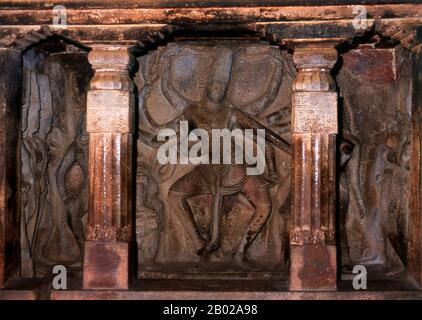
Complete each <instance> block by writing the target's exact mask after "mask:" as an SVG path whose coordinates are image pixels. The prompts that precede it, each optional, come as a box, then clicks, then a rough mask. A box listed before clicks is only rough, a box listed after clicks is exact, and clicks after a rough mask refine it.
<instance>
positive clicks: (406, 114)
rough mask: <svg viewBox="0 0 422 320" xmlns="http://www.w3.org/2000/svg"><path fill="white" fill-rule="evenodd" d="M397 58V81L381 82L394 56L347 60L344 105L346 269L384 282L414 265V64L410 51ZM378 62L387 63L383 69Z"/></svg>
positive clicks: (362, 55)
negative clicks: (409, 253) (409, 260)
mask: <svg viewBox="0 0 422 320" xmlns="http://www.w3.org/2000/svg"><path fill="white" fill-rule="evenodd" d="M386 50H392V49H385V50H384V51H386ZM368 51H369V52H368ZM394 53H395V54H396V56H395V57H396V59H397V60H393V61H394V63H395V61H398V65H397V75H396V76H395V77H392V78H385V77H384V76H379V77H378V76H376V75H377V72H378V73H384V72H385V69H386V68H388V63H389V61H382V59H383V57H384V56H385V55H386V54H389V53H388V52H387V53H384V52H383V51H382V50H380V51H378V52H377V53H376V54H375V53H371V51H370V50H366V53H365V50H360V51H358V52H350V53H348V54H346V55H345V56H344V57H343V58H344V65H343V68H342V69H341V71H340V74H339V77H338V81H339V86H340V88H342V89H341V91H342V96H343V99H344V104H343V107H344V110H343V133H342V138H343V139H342V141H341V143H340V154H341V159H340V168H341V171H340V173H341V174H340V216H341V221H342V222H341V226H340V228H341V232H340V233H341V235H342V253H343V254H342V258H343V261H342V266H343V269H345V270H347V269H350V268H352V267H353V266H354V265H356V264H363V265H366V266H367V267H368V268H369V272H372V273H373V276H376V277H379V278H390V277H398V276H400V273H401V272H402V271H404V270H405V266H406V259H405V257H406V252H405V247H406V245H405V244H406V242H407V219H408V214H409V208H408V190H409V185H408V182H409V160H410V121H411V114H410V110H411V109H410V107H409V105H410V100H409V97H411V92H410V91H409V90H410V88H411V75H410V67H409V66H410V65H411V64H410V58H409V56H408V54H407V53H405V52H404V51H396V52H394ZM357 58H359V63H360V64H361V68H362V67H365V66H367V67H368V71H367V73H368V74H367V75H366V74H365V73H364V74H362V73H357V72H358V71H356V70H360V69H357V68H356V62H357V61H358V60H356V59H357ZM374 59H377V60H381V61H382V63H383V64H384V65H383V66H382V68H383V69H382V70H381V69H377V63H375V62H374ZM390 63H391V62H390ZM386 65H387V67H385V66H386ZM387 70H388V69H387ZM370 74H372V77H374V76H375V80H374V79H371V78H370ZM358 83H359V85H358Z"/></svg>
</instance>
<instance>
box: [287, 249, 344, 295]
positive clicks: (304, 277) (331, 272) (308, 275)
mask: <svg viewBox="0 0 422 320" xmlns="http://www.w3.org/2000/svg"><path fill="white" fill-rule="evenodd" d="M290 253H291V256H290V257H291V258H290V259H291V266H290V278H289V290H291V291H335V290H336V289H337V261H336V255H337V253H336V247H335V246H327V245H325V244H323V243H318V244H305V245H291V246H290Z"/></svg>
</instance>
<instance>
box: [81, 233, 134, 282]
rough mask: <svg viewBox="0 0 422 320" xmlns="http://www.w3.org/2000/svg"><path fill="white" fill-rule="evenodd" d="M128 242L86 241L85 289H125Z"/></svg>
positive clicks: (127, 274) (127, 266) (127, 277)
mask: <svg viewBox="0 0 422 320" xmlns="http://www.w3.org/2000/svg"><path fill="white" fill-rule="evenodd" d="M128 287H129V243H127V242H110V241H86V242H85V259H84V273H83V289H85V290H105V289H107V290H127V289H128Z"/></svg>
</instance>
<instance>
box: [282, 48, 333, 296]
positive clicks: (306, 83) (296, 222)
mask: <svg viewBox="0 0 422 320" xmlns="http://www.w3.org/2000/svg"><path fill="white" fill-rule="evenodd" d="M293 59H294V63H295V65H296V67H297V69H298V74H297V77H296V79H295V81H294V83H293V94H292V140H293V183H292V186H293V208H292V210H293V212H292V216H293V223H292V229H291V230H290V248H291V266H290V281H289V284H290V290H299V291H302V290H335V289H336V246H335V221H334V216H335V135H336V134H337V93H336V91H335V82H334V79H333V78H332V76H331V74H330V70H331V69H332V68H333V66H334V64H335V63H336V61H337V51H336V50H335V49H334V48H333V47H330V46H315V45H312V46H306V47H298V48H296V49H295V51H294V56H293Z"/></svg>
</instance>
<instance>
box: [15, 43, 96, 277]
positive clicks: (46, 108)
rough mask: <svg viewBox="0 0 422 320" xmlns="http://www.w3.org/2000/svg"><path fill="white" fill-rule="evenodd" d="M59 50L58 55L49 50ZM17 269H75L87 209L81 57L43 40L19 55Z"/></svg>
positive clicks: (84, 66)
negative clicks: (19, 263) (19, 219)
mask: <svg viewBox="0 0 422 320" xmlns="http://www.w3.org/2000/svg"><path fill="white" fill-rule="evenodd" d="M53 47H54V48H55V50H57V48H58V47H59V48H60V49H61V51H60V52H57V51H53V52H52V51H50V49H51V48H53ZM23 58H24V66H23V67H24V90H23V94H24V97H23V106H22V141H21V162H22V163H21V172H22V176H21V212H22V232H21V246H22V274H23V275H24V276H33V275H35V276H40V275H43V274H44V273H45V272H47V271H50V270H49V267H50V266H51V265H55V264H64V265H68V266H80V263H81V259H82V256H83V242H84V234H85V231H84V230H85V227H84V225H85V222H84V217H85V214H86V212H87V205H88V195H87V164H86V162H87V143H88V137H87V134H86V132H85V113H86V110H85V108H86V107H85V104H86V90H87V86H88V83H89V79H90V76H92V71H91V70H90V66H89V64H88V63H87V59H86V54H85V53H84V52H83V51H81V50H79V49H77V48H75V47H73V46H71V45H69V46H67V45H65V44H63V43H59V45H58V46H50V44H49V42H46V43H43V44H42V45H40V46H37V47H34V48H32V49H30V50H28V51H27V52H25V54H24V55H23Z"/></svg>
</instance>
